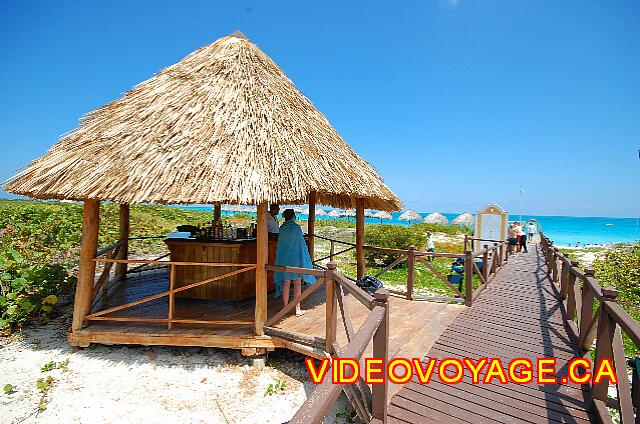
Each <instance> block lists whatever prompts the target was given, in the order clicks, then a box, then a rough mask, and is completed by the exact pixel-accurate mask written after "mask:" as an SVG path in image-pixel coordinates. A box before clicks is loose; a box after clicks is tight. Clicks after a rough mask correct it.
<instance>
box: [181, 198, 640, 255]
mask: <svg viewBox="0 0 640 424" xmlns="http://www.w3.org/2000/svg"><path fill="white" fill-rule="evenodd" d="M182 207H183V208H187V209H201V210H212V209H211V207H207V206H182ZM223 214H233V212H223ZM400 214H401V212H394V213H393V214H392V216H393V219H392V220H390V221H389V220H384V221H383V223H385V224H397V225H409V223H408V222H407V221H400V220H398V217H399V216H400ZM419 214H420V215H421V216H423V217H426V216H427V215H429V212H419ZM442 214H443V215H444V216H445V217H447V219H449V221H451V220H453V219H454V218H455V217H456V216H458V215H459V214H455V213H442ZM298 219H301V220H305V219H307V215H304V214H298ZM317 219H325V220H333V219H334V218H330V217H326V216H319V217H317ZM342 219H346V218H342ZM530 219H535V220H536V221H538V223H539V224H540V226H541V227H542V230H543V231H544V233H545V234H546V235H547V237H549V238H550V239H551V240H553V241H554V242H555V244H556V246H559V247H562V246H567V245H571V246H575V244H576V243H580V246H584V245H586V244H604V243H610V242H613V243H633V242H637V241H640V218H607V217H579V216H542V215H522V220H523V221H527V220H530ZM351 220H353V218H351ZM509 220H510V221H518V220H520V215H509ZM365 222H367V223H370V224H379V223H380V220H379V219H377V218H366V219H365ZM415 223H416V222H412V224H415Z"/></svg>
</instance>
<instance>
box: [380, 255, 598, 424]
mask: <svg viewBox="0 0 640 424" xmlns="http://www.w3.org/2000/svg"><path fill="white" fill-rule="evenodd" d="M530 246H531V247H530V249H529V253H527V254H525V253H521V254H519V255H517V256H514V257H512V258H511V259H510V261H509V263H508V264H507V265H505V268H504V269H503V270H502V271H501V272H500V273H498V275H497V276H496V277H495V278H494V280H493V281H491V282H490V283H489V285H488V287H487V288H486V290H485V291H484V292H483V293H482V294H481V296H480V298H479V299H478V301H477V302H474V304H473V306H472V307H470V308H468V309H467V310H465V311H464V312H462V313H461V314H459V315H458V316H457V317H456V318H455V319H454V320H453V321H452V322H451V324H450V325H449V327H448V329H447V330H446V331H444V332H443V333H442V334H441V335H440V337H439V338H438V340H437V341H436V342H435V343H434V344H433V346H432V347H431V349H430V350H429V351H428V353H427V355H426V356H427V357H432V358H446V357H455V358H460V359H462V358H471V359H474V360H477V359H479V358H483V357H489V358H492V357H499V358H501V360H502V362H503V363H504V365H505V367H506V366H507V364H508V363H509V361H511V360H512V359H514V358H522V357H524V358H529V359H532V360H535V359H536V358H538V357H555V358H557V365H556V370H559V371H558V376H559V377H563V376H565V375H566V366H567V364H568V362H569V360H570V359H571V358H572V357H574V356H581V355H580V353H579V350H578V348H577V338H576V335H575V334H574V333H573V331H572V330H571V327H569V326H568V325H567V319H566V315H565V312H564V309H563V307H562V306H561V302H560V296H559V293H558V291H557V290H556V288H555V286H554V285H553V284H552V283H551V282H550V280H549V278H548V276H547V274H546V265H544V258H543V257H542V254H541V252H540V251H539V249H537V248H536V246H537V245H530ZM536 369H537V368H535V366H534V376H535V370H536ZM494 381H495V380H494ZM590 405H591V398H590V395H589V391H588V387H587V386H584V387H583V386H579V385H572V384H564V385H538V384H533V383H532V384H526V385H517V384H513V383H509V384H507V385H501V384H499V383H497V382H496V383H494V384H490V385H483V384H471V382H470V377H469V378H467V376H465V379H464V380H463V381H462V382H460V383H458V384H455V385H445V384H443V383H441V382H440V381H439V379H438V377H437V375H436V372H434V375H433V378H432V380H431V382H430V383H428V384H419V383H418V382H417V379H416V377H415V375H414V378H413V380H412V381H411V382H410V383H409V384H407V385H405V386H403V387H402V388H401V389H400V390H399V391H398V393H397V394H396V395H395V396H393V398H392V399H391V401H390V404H389V409H388V416H389V422H409V423H419V422H440V423H474V424H478V423H525V422H531V423H556V422H561V423H587V422H597V421H596V418H595V415H594V414H593V411H592V410H591V406H590Z"/></svg>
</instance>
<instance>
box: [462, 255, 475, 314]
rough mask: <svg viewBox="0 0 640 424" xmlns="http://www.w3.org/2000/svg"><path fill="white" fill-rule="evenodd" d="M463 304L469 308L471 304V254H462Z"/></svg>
mask: <svg viewBox="0 0 640 424" xmlns="http://www.w3.org/2000/svg"><path fill="white" fill-rule="evenodd" d="M464 291H465V292H464V303H465V305H467V306H471V304H472V303H473V252H471V250H468V249H467V251H466V252H464Z"/></svg>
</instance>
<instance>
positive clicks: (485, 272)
mask: <svg viewBox="0 0 640 424" xmlns="http://www.w3.org/2000/svg"><path fill="white" fill-rule="evenodd" d="M482 278H484V281H485V284H486V283H487V282H489V250H485V251H484V253H483V254H482Z"/></svg>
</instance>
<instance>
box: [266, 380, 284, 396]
mask: <svg viewBox="0 0 640 424" xmlns="http://www.w3.org/2000/svg"><path fill="white" fill-rule="evenodd" d="M286 387H287V382H286V381H285V380H278V381H276V382H275V383H271V384H269V387H267V391H266V392H265V393H264V395H265V396H272V395H278V394H280V393H282V392H284V390H285V388H286Z"/></svg>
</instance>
